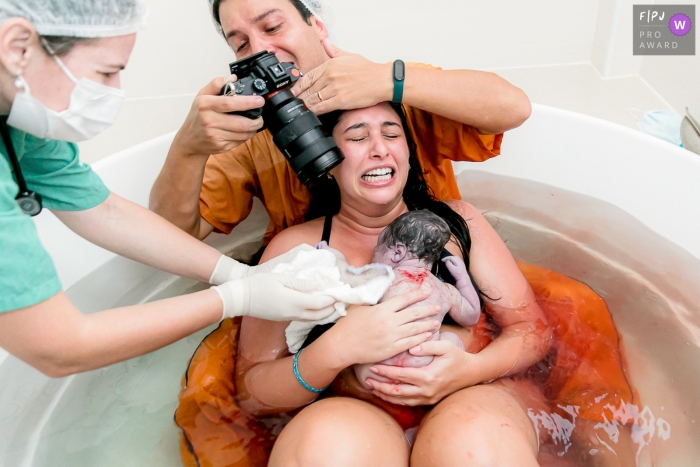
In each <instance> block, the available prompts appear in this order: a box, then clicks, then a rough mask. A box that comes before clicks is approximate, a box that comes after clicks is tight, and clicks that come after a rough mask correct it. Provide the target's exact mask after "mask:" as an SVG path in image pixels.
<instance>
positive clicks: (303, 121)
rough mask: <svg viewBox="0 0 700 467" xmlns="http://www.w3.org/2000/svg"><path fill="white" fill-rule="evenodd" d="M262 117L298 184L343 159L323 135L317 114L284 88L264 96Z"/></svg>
mask: <svg viewBox="0 0 700 467" xmlns="http://www.w3.org/2000/svg"><path fill="white" fill-rule="evenodd" d="M263 120H265V124H266V125H267V127H268V129H269V130H270V133H271V134H272V139H273V141H274V142H275V145H277V147H278V148H279V149H280V151H282V154H284V156H285V157H286V158H287V160H288V161H289V164H290V165H291V166H292V169H293V170H294V172H296V174H297V176H298V177H299V180H300V181H301V182H302V183H308V182H310V181H313V180H315V179H316V178H318V177H320V176H322V175H325V174H326V173H327V172H328V171H329V170H331V169H332V168H333V167H335V166H336V165H338V164H340V163H341V162H342V161H343V156H342V155H341V154H340V150H339V149H338V146H337V145H336V144H335V141H334V140H333V138H332V137H330V136H328V135H326V132H325V131H324V130H323V128H322V127H321V121H320V120H319V119H318V117H317V116H316V115H315V114H314V113H313V112H311V111H310V110H309V109H308V108H306V104H304V101H302V100H301V99H299V98H297V97H294V94H293V93H292V91H290V90H288V89H286V90H284V91H281V92H278V93H277V94H275V95H273V96H271V97H269V98H268V100H267V102H266V103H265V107H264V108H263Z"/></svg>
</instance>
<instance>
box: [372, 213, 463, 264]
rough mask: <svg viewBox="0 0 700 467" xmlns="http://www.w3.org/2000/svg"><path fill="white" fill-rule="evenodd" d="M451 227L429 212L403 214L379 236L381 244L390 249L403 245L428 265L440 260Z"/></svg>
mask: <svg viewBox="0 0 700 467" xmlns="http://www.w3.org/2000/svg"><path fill="white" fill-rule="evenodd" d="M450 236H451V232H450V227H449V225H447V222H445V221H444V220H443V219H442V218H441V217H440V216H438V215H436V214H433V213H432V212H430V211H427V210H418V211H409V212H407V213H404V214H401V215H400V216H399V217H397V218H396V219H394V221H393V222H392V223H391V224H389V225H388V226H387V227H386V228H385V229H384V230H382V233H381V234H380V235H379V243H380V244H383V245H386V246H387V247H390V246H392V245H396V244H397V243H403V244H404V245H405V246H406V249H407V250H408V251H409V252H411V253H412V254H414V255H415V256H416V257H417V258H419V259H421V260H423V261H425V262H426V263H428V264H431V265H432V264H434V263H435V262H436V261H437V260H439V259H440V253H442V250H443V248H445V245H446V244H447V242H448V241H449V240H450Z"/></svg>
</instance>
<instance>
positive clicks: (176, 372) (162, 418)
mask: <svg viewBox="0 0 700 467" xmlns="http://www.w3.org/2000/svg"><path fill="white" fill-rule="evenodd" d="M459 183H460V189H461V191H462V193H463V194H464V195H465V198H466V199H467V200H468V201H470V202H471V203H473V204H474V205H475V206H477V207H478V208H479V209H481V210H482V211H484V212H485V215H486V217H487V219H489V221H490V222H491V223H492V225H493V226H494V227H495V228H496V230H497V231H498V233H499V234H500V235H501V237H502V238H503V239H504V240H505V241H506V244H507V245H508V247H509V248H510V250H511V252H512V253H513V255H514V256H515V257H516V259H518V260H519V261H524V262H527V263H532V264H538V265H540V266H543V267H545V268H548V269H551V270H554V271H556V272H559V273H562V274H564V275H567V276H570V277H573V278H575V279H578V280H580V281H582V282H584V283H586V284H587V285H588V286H590V287H591V288H592V289H593V290H595V291H596V292H597V293H598V294H600V295H601V296H602V297H603V299H604V300H605V302H606V303H607V305H608V307H609V309H610V311H611V313H612V316H613V319H614V321H615V324H616V326H617V328H618V331H619V333H620V334H621V335H622V337H623V341H624V347H625V351H626V355H627V360H628V364H629V371H628V374H627V376H628V378H629V379H630V380H631V383H632V384H633V386H635V387H636V389H637V390H638V391H639V394H640V401H641V402H640V404H639V405H638V406H635V407H622V408H618V410H624V411H627V412H628V413H630V414H631V419H633V420H634V425H633V426H632V428H631V429H627V430H625V429H619V427H618V426H617V425H616V424H615V423H612V422H610V423H600V424H598V425H596V427H595V430H594V433H593V434H592V436H595V437H597V438H598V440H599V441H600V443H599V445H598V447H597V450H596V449H591V451H590V452H588V454H587V456H584V458H586V460H585V461H583V462H584V463H586V464H593V463H595V461H596V459H602V456H603V455H610V454H611V453H613V452H615V450H616V449H620V447H621V446H622V445H623V444H628V445H631V447H632V449H631V451H632V457H633V458H634V459H635V461H636V464H637V465H639V466H647V465H649V466H650V465H654V466H674V467H676V466H683V465H694V464H695V463H696V459H698V458H699V457H700V443H698V440H700V399H698V398H697V397H696V396H695V395H696V394H698V392H700V373H698V372H697V371H696V370H697V368H698V365H699V364H700V349H699V348H698V347H699V344H700V327H699V325H700V312H698V306H697V305H696V304H697V303H700V291H698V290H697V285H696V284H697V283H698V282H700V262H699V261H698V260H697V259H695V258H692V257H690V255H687V254H686V253H685V252H684V251H683V250H682V249H681V248H679V247H678V246H676V245H675V244H673V243H671V242H669V241H668V240H665V239H664V238H662V237H660V236H658V235H657V234H655V233H654V232H652V231H650V230H649V229H647V228H646V227H645V226H644V225H642V224H641V223H639V222H638V221H637V220H636V219H634V218H632V217H631V216H629V215H627V214H626V213H625V212H623V211H622V210H620V209H618V208H616V207H614V206H612V205H610V204H608V203H605V202H602V201H599V200H595V199H592V198H588V197H585V196H583V195H579V194H575V193H571V192H568V191H564V190H561V189H555V188H552V187H550V186H547V185H542V184H538V183H535V182H527V181H522V180H517V179H511V178H507V177H503V176H496V175H491V174H488V173H485V172H480V171H473V170H468V171H464V172H463V173H462V174H460V176H459ZM125 261H126V260H122V259H117V260H114V261H113V262H112V263H109V264H108V265H106V266H105V267H103V268H102V270H100V271H98V272H97V273H96V274H93V275H92V276H91V277H88V278H86V279H85V280H84V281H82V282H80V283H78V284H76V285H75V286H74V287H72V288H71V290H69V291H68V294H69V295H70V296H71V298H72V299H73V300H74V301H75V302H76V304H77V305H78V306H79V307H80V308H81V309H83V310H86V311H87V310H93V311H94V310H98V309H104V308H107V307H110V306H119V305H126V304H131V303H135V302H138V301H143V300H145V299H148V300H152V299H155V298H163V297H166V296H172V295H176V294H182V293H185V292H189V291H192V290H195V289H198V288H200V287H201V286H200V285H197V284H194V283H193V282H191V281H186V280H183V279H177V278H172V276H168V275H165V274H162V273H154V272H152V271H151V270H149V269H148V268H144V269H143V270H142V272H143V278H141V279H139V280H138V281H137V282H136V283H138V286H137V287H132V288H130V289H129V291H128V293H125V294H123V295H122V296H112V297H109V296H105V293H104V292H103V290H104V282H105V281H113V280H116V278H117V276H118V273H119V269H120V267H122V266H123V265H124V264H126V263H124V262H125ZM120 265H121V266H120ZM98 285H101V286H102V288H101V289H99V288H98ZM95 290H100V293H97V294H96V293H95ZM154 291H155V292H154ZM108 302H109V303H108ZM207 332H208V330H204V331H201V332H199V333H197V334H195V335H193V336H190V337H188V338H186V339H183V340H182V341H180V342H178V343H176V344H174V345H171V346H169V347H167V348H165V349H162V350H160V351H158V352H154V353H152V354H149V355H146V356H143V357H140V358H136V359H133V360H130V361H128V362H125V363H121V364H117V365H113V366H110V367H108V368H105V369H102V370H97V371H93V372H89V373H86V374H82V375H78V376H76V377H73V378H71V379H68V380H66V381H62V382H57V383H56V384H55V385H54V386H52V388H54V390H55V391H62V393H61V397H60V398H59V399H58V402H57V403H55V404H54V406H53V410H52V411H51V412H50V413H49V415H48V417H46V416H44V417H43V418H42V417H38V418H37V419H36V421H34V422H32V423H40V424H42V425H41V426H42V429H41V430H40V432H39V433H38V434H35V436H34V438H33V444H32V445H24V446H14V447H13V449H16V450H17V451H18V455H19V451H23V450H25V449H28V450H30V451H31V452H30V453H28V456H29V458H27V457H26V456H24V455H23V456H22V457H24V459H25V463H26V462H29V463H26V465H31V466H38V467H39V466H51V467H62V466H71V467H75V466H90V467H99V466H118V465H132V466H146V465H148V466H150V467H158V466H174V465H180V460H179V452H178V437H179V433H178V430H177V428H176V427H175V425H174V424H173V413H174V411H175V407H176V405H177V393H178V390H179V383H180V378H181V376H182V374H183V371H184V369H185V365H186V363H187V360H188V358H189V357H190V356H191V354H192V353H193V351H194V350H195V348H196V346H197V344H198V343H199V342H200V341H201V340H202V338H203V337H204V336H205V335H206V334H207ZM22 410H25V409H22ZM530 416H531V419H532V420H533V421H534V422H535V423H536V424H537V428H538V430H541V431H547V432H548V433H549V434H551V435H552V439H554V440H556V444H554V442H553V443H552V446H549V448H550V451H551V453H552V455H553V456H555V459H556V456H563V457H566V456H567V454H566V453H567V452H572V451H573V450H574V449H573V448H572V446H571V437H572V436H571V434H572V430H576V429H577V425H576V420H575V418H573V417H572V418H570V419H563V418H561V417H558V416H556V415H553V414H549V413H544V412H533V411H531V414H530ZM616 433H618V434H617V435H616ZM623 438H626V439H623ZM25 454H26V453H25ZM614 456H615V455H614V454H613V456H612V457H613V459H614ZM580 459H581V458H580V457H579V458H577V461H576V462H578V463H581V462H582V461H581V460H580ZM562 460H563V459H562ZM550 461H551V460H550ZM567 465H568V464H567ZM627 465H629V464H627Z"/></svg>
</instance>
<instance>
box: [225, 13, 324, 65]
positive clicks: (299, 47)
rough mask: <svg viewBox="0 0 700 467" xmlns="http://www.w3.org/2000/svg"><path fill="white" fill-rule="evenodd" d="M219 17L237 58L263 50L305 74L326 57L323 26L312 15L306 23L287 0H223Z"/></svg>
mask: <svg viewBox="0 0 700 467" xmlns="http://www.w3.org/2000/svg"><path fill="white" fill-rule="evenodd" d="M219 16H220V18H221V27H222V28H223V30H224V36H225V37H226V40H227V42H228V44H229V45H230V46H231V48H232V49H233V51H234V53H235V54H236V58H237V59H238V60H240V59H242V58H245V57H248V56H250V55H253V54H255V53H257V52H260V51H261V50H267V51H268V52H272V53H274V54H275V55H276V56H277V59H278V60H279V61H281V62H292V63H294V64H295V65H296V66H297V68H299V69H300V70H301V71H302V72H303V73H306V72H308V71H310V70H312V69H314V68H316V67H317V66H319V65H320V64H321V63H323V62H324V61H325V60H327V59H328V56H327V55H326V53H325V51H324V49H323V45H322V44H321V41H322V40H323V39H325V38H326V37H327V36H328V33H327V31H326V27H325V25H324V24H323V23H321V22H318V21H316V18H314V17H313V16H312V17H311V20H310V21H311V25H310V26H309V25H308V24H307V23H306V22H305V21H304V19H303V18H302V17H301V15H300V14H299V12H298V11H297V9H296V8H295V7H294V5H292V3H291V2H290V1H289V0H225V1H223V2H222V3H221V6H220V7H219Z"/></svg>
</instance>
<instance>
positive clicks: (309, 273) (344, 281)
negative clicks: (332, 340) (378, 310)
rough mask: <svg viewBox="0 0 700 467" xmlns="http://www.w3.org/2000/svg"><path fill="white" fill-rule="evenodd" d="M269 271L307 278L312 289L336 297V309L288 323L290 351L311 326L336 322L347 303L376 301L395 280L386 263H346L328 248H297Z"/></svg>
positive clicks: (302, 339) (340, 255)
mask: <svg viewBox="0 0 700 467" xmlns="http://www.w3.org/2000/svg"><path fill="white" fill-rule="evenodd" d="M272 272H273V273H280V274H288V275H290V276H294V277H299V278H303V279H310V280H311V281H313V282H314V283H315V284H317V288H316V290H315V291H313V292H311V293H313V294H319V295H330V296H331V297H333V298H335V299H337V300H338V302H336V304H335V312H334V313H333V314H332V315H331V316H329V317H328V318H326V319H322V320H318V321H306V322H303V321H292V323H290V325H289V326H287V329H286V330H285V336H286V338H287V346H288V347H289V351H290V352H291V353H296V352H297V351H299V349H300V348H301V346H302V344H303V343H304V341H305V340H306V336H308V335H309V332H311V329H313V327H314V326H316V325H318V324H327V323H335V322H336V321H338V319H340V317H342V316H345V314H346V311H345V307H346V305H355V304H365V305H374V304H376V303H377V302H378V301H379V300H380V299H381V298H382V297H383V296H384V293H385V292H386V291H387V290H388V289H389V287H390V286H391V283H392V282H393V280H394V271H392V269H391V268H390V267H389V266H387V265H386V264H368V265H367V266H363V267H361V268H353V267H349V266H348V265H347V263H346V262H345V259H344V257H343V255H342V254H341V253H340V252H338V251H337V250H331V249H323V250H313V251H300V252H299V254H297V256H296V257H295V258H294V259H293V260H292V262H291V263H282V264H278V265H277V266H275V268H274V269H273V270H272Z"/></svg>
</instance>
